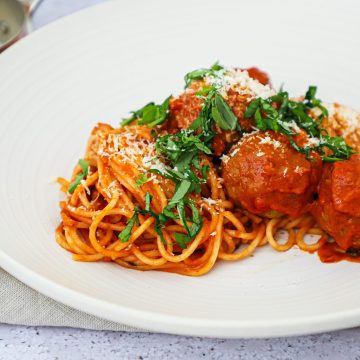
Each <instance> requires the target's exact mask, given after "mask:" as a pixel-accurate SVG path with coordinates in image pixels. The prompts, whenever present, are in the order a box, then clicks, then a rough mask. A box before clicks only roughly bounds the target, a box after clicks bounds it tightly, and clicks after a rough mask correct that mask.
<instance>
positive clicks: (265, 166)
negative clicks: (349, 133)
mask: <svg viewBox="0 0 360 360" xmlns="http://www.w3.org/2000/svg"><path fill="white" fill-rule="evenodd" d="M321 167H322V166H321V160H320V158H317V159H316V160H315V161H309V160H307V159H306V157H305V155H304V154H301V153H299V152H297V151H296V150H294V149H293V148H292V146H291V145H290V142H289V139H288V138H287V136H285V135H283V134H281V133H275V132H273V131H267V132H265V133H256V134H252V135H249V136H247V137H245V138H244V139H243V140H242V141H241V142H240V143H238V144H237V145H235V147H234V148H232V149H231V150H230V153H229V159H228V160H227V161H225V162H223V164H222V177H223V179H224V184H225V188H226V190H227V193H228V195H229V197H230V198H231V199H232V200H233V201H235V202H236V203H240V204H241V205H242V206H243V207H244V208H245V209H247V210H248V211H251V212H253V213H255V214H263V213H266V212H268V211H271V210H275V211H278V212H281V213H284V214H288V215H290V216H293V217H296V216H298V215H299V214H301V213H303V212H305V211H307V210H308V204H309V203H310V202H311V201H312V194H313V193H314V192H315V191H316V187H317V184H318V181H319V178H320V172H321Z"/></svg>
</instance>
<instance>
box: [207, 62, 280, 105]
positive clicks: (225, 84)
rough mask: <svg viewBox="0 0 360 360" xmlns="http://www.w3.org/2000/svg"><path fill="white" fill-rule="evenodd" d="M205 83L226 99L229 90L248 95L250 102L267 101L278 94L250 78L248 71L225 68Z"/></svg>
mask: <svg viewBox="0 0 360 360" xmlns="http://www.w3.org/2000/svg"><path fill="white" fill-rule="evenodd" d="M205 81H206V82H207V83H208V84H210V85H213V86H215V87H217V88H218V89H219V92H220V94H221V95H222V96H224V97H225V98H226V94H227V92H228V90H229V89H232V90H234V91H236V92H237V93H239V94H241V95H248V96H249V97H248V101H251V100H252V99H254V98H258V97H260V98H263V99H267V98H269V97H270V96H273V95H275V94H276V92H275V91H274V90H273V89H271V87H270V86H269V85H263V84H261V83H260V82H259V81H258V80H255V79H253V78H251V77H250V76H249V73H248V72H247V71H246V70H241V69H237V68H231V67H225V68H223V69H221V70H219V71H217V72H215V74H214V75H213V76H207V77H206V78H205Z"/></svg>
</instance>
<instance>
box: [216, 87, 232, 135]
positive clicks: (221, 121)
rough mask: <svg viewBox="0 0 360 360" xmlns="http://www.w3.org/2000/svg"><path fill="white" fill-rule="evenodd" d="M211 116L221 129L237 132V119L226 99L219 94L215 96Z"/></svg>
mask: <svg viewBox="0 0 360 360" xmlns="http://www.w3.org/2000/svg"><path fill="white" fill-rule="evenodd" d="M211 114H212V117H213V119H214V120H215V122H216V123H217V124H218V125H219V127H220V128H221V129H223V130H235V128H236V124H237V123H238V120H237V117H236V116H235V114H234V113H233V111H232V110H231V108H230V106H229V105H228V104H227V102H226V101H225V100H224V98H223V97H222V96H221V95H220V94H218V93H216V94H215V96H214V100H213V106H212V108H211Z"/></svg>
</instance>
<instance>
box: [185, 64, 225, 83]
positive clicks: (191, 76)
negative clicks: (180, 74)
mask: <svg viewBox="0 0 360 360" xmlns="http://www.w3.org/2000/svg"><path fill="white" fill-rule="evenodd" d="M222 69H223V66H222V65H219V63H218V62H216V63H215V64H214V65H213V66H211V67H210V68H209V69H197V70H194V71H191V72H189V73H187V74H186V75H185V78H184V79H185V89H186V88H187V87H188V86H189V85H190V83H191V81H192V80H201V79H203V78H204V77H206V76H211V75H214V74H215V73H216V72H217V71H219V70H222Z"/></svg>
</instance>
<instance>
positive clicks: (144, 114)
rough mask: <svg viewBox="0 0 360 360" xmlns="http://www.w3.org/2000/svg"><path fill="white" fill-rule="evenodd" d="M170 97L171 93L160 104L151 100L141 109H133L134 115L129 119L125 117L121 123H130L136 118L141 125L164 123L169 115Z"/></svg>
mask: <svg viewBox="0 0 360 360" xmlns="http://www.w3.org/2000/svg"><path fill="white" fill-rule="evenodd" d="M170 99H171V95H170V96H169V97H167V98H166V99H165V100H164V102H163V103H162V104H160V105H156V104H155V103H153V102H151V103H148V104H147V105H145V106H144V107H142V108H141V109H139V110H136V111H132V116H131V117H129V118H128V119H123V121H122V122H121V125H122V126H125V125H128V124H130V123H131V122H133V121H134V120H138V124H139V125H144V124H146V125H147V126H149V127H154V126H156V125H160V124H162V123H163V122H164V121H165V120H166V118H167V115H168V110H169V103H170Z"/></svg>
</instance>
